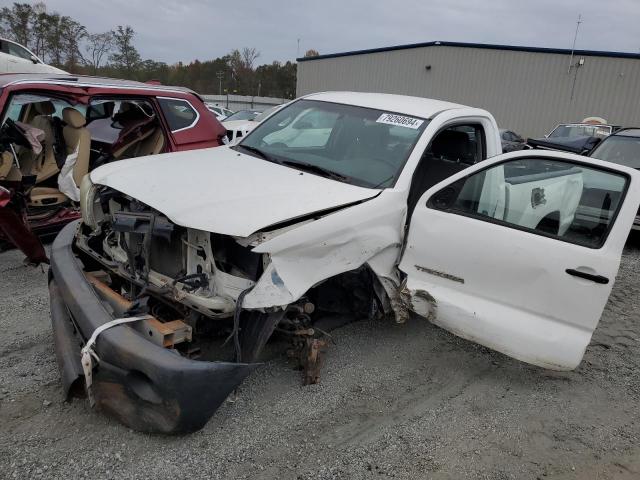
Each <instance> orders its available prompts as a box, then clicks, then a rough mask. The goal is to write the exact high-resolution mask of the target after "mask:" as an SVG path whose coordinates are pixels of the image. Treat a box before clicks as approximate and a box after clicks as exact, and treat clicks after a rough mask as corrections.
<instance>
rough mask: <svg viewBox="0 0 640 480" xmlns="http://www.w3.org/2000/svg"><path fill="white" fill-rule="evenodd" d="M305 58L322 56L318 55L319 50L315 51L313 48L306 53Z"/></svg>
mask: <svg viewBox="0 0 640 480" xmlns="http://www.w3.org/2000/svg"><path fill="white" fill-rule="evenodd" d="M304 56H305V58H308V57H318V56H320V54H319V53H318V51H317V50H314V49H313V48H311V49H309V50H307V51H306V53H305V54H304Z"/></svg>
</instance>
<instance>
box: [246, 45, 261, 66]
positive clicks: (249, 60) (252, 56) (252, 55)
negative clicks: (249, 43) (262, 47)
mask: <svg viewBox="0 0 640 480" xmlns="http://www.w3.org/2000/svg"><path fill="white" fill-rule="evenodd" d="M258 57H260V52H259V51H257V50H256V49H255V48H249V47H244V48H243V49H242V64H243V66H244V68H246V69H247V70H251V71H253V64H254V63H255V61H256V60H257V59H258Z"/></svg>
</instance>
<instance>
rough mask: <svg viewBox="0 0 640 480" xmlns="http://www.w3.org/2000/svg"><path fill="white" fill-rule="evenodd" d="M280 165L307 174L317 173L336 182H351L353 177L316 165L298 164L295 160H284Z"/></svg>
mask: <svg viewBox="0 0 640 480" xmlns="http://www.w3.org/2000/svg"><path fill="white" fill-rule="evenodd" d="M280 163H281V164H282V165H287V166H289V167H293V168H297V169H299V170H306V171H307V172H311V173H317V174H319V175H322V176H323V177H328V178H332V179H334V180H341V181H348V180H351V177H348V176H347V175H343V174H341V173H338V172H334V171H333V170H329V169H328V168H324V167H321V166H319V165H314V164H313V163H305V162H296V161H294V160H283V161H281V162H280Z"/></svg>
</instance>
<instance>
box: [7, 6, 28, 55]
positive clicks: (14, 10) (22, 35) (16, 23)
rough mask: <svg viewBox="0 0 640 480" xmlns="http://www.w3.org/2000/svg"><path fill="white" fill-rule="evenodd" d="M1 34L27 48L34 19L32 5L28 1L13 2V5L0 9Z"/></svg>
mask: <svg viewBox="0 0 640 480" xmlns="http://www.w3.org/2000/svg"><path fill="white" fill-rule="evenodd" d="M0 18H1V21H2V30H3V34H4V35H6V36H7V37H9V38H10V39H12V40H15V41H16V42H18V43H20V44H22V45H24V46H25V47H27V48H29V46H30V44H31V28H32V22H33V19H34V11H33V7H32V6H31V5H29V4H28V3H17V2H16V3H14V4H13V7H11V8H9V7H2V10H0Z"/></svg>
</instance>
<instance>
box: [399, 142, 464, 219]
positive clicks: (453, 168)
mask: <svg viewBox="0 0 640 480" xmlns="http://www.w3.org/2000/svg"><path fill="white" fill-rule="evenodd" d="M472 160H473V145H472V143H471V140H470V139H469V135H467V134H466V133H465V132H460V131H456V130H443V131H442V132H440V133H438V134H437V135H436V137H435V138H434V139H433V141H432V142H431V145H430V146H429V147H428V148H427V150H426V151H425V152H424V154H423V155H422V158H421V159H420V163H419V164H418V167H417V168H416V170H415V172H414V173H413V179H412V181H411V187H410V189H409V198H408V199H407V207H408V214H407V215H408V216H407V219H408V221H410V219H411V215H412V214H413V210H414V209H415V207H416V204H417V203H418V200H420V197H422V195H423V194H424V192H426V191H427V190H429V189H430V188H431V187H433V186H434V185H435V184H436V183H439V182H441V181H442V180H444V179H445V178H449V177H450V176H451V175H453V174H454V173H457V172H459V171H460V170H463V169H464V168H467V167H468V166H469V165H471V164H472V163H473V161H472Z"/></svg>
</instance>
